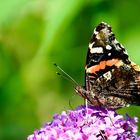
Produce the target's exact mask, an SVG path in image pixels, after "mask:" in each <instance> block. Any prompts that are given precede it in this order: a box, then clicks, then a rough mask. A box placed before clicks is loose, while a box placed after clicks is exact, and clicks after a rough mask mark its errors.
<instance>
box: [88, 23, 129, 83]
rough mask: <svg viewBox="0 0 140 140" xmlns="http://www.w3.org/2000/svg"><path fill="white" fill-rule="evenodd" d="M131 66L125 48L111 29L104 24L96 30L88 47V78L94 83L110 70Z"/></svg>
mask: <svg viewBox="0 0 140 140" xmlns="http://www.w3.org/2000/svg"><path fill="white" fill-rule="evenodd" d="M122 62H123V63H126V64H130V63H131V62H130V60H129V59H128V55H127V52H126V51H125V49H124V47H123V46H122V45H121V44H120V43H119V42H118V41H117V40H116V39H115V35H114V34H113V32H112V29H111V27H110V26H109V25H108V24H106V23H104V22H102V23H100V24H99V25H98V26H97V27H96V28H95V30H94V32H93V35H92V37H91V41H90V43H89V47H88V53H87V60H86V68H85V69H86V76H89V79H90V81H94V80H95V79H97V78H98V77H99V76H101V75H103V74H104V73H106V72H107V71H109V70H110V69H112V68H114V67H117V66H118V65H121V64H122Z"/></svg>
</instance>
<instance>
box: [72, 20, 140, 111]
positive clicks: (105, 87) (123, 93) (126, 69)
mask: <svg viewBox="0 0 140 140" xmlns="http://www.w3.org/2000/svg"><path fill="white" fill-rule="evenodd" d="M75 90H76V92H77V94H79V95H80V96H82V97H83V98H84V99H86V100H87V101H88V103H89V104H90V105H93V106H101V107H105V108H110V109H119V108H122V107H127V106H129V105H140V67H139V66H137V65H136V64H135V63H133V62H132V61H131V60H130V59H129V56H128V54H127V51H126V50H125V48H124V47H123V45H122V44H120V43H119V42H118V41H117V40H116V38H115V34H114V33H113V32H112V28H111V26H110V25H108V24H107V23H105V22H101V23H100V24H99V25H98V26H97V27H96V28H95V30H94V32H93V35H92V37H91V40H90V42H89V46H88V52H87V58H86V66H85V86H79V85H78V86H76V88H75Z"/></svg>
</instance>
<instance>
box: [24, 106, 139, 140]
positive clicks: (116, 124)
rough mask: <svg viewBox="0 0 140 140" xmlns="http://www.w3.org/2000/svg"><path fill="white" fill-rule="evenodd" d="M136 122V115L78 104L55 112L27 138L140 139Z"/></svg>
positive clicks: (46, 139) (34, 139) (74, 139)
mask: <svg viewBox="0 0 140 140" xmlns="http://www.w3.org/2000/svg"><path fill="white" fill-rule="evenodd" d="M137 122H138V119H137V118H136V117H134V118H131V117H130V116H129V115H128V114H126V117H125V118H124V117H123V116H122V115H120V114H117V113H116V112H115V111H113V110H110V109H105V108H100V107H93V106H88V107H87V108H86V107H85V106H79V107H77V108H76V109H75V110H74V111H73V110H69V111H67V112H65V111H63V112H62V113H61V114H60V115H59V114H56V115H54V117H53V120H52V122H48V123H46V124H45V125H44V127H42V128H41V129H40V130H36V131H34V133H33V134H32V135H29V136H28V138H27V140H140V137H139V136H137V134H136V133H137V131H138V127H137V126H136V123H137Z"/></svg>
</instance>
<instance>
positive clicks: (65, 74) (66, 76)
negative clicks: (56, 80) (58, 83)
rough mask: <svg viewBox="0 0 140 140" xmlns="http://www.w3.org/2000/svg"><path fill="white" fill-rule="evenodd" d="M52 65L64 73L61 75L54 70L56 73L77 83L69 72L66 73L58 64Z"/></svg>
mask: <svg viewBox="0 0 140 140" xmlns="http://www.w3.org/2000/svg"><path fill="white" fill-rule="evenodd" d="M54 66H56V67H57V68H58V69H59V70H60V71H61V72H62V73H63V74H64V75H62V74H60V73H59V72H56V73H57V74H58V75H60V76H62V77H63V78H65V79H67V80H69V81H72V82H73V83H75V84H76V85H78V83H77V82H76V81H75V80H74V79H73V78H72V77H71V76H70V75H69V74H67V73H66V72H65V71H64V70H63V69H62V68H61V67H60V66H58V65H57V64H54Z"/></svg>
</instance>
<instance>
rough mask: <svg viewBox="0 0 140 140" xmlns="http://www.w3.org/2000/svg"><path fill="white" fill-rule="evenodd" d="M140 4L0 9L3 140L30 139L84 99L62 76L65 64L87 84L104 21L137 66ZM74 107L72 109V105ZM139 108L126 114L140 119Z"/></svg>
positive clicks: (14, 2)
mask: <svg viewBox="0 0 140 140" xmlns="http://www.w3.org/2000/svg"><path fill="white" fill-rule="evenodd" d="M139 4H140V1H136V2H135V3H134V2H131V1H127V2H126V1H109V0H94V1H90V0H87V1H84V0H71V1H66V0H52V1H50V0H48V1H46V0H42V1H39V0H36V1H33V0H30V1H28V0H20V1H18V0H11V1H10V0H9V1H3V2H1V4H0V9H1V12H0V107H1V115H0V139H3V140H9V139H10V140H19V139H26V137H27V135H28V134H31V133H32V132H33V130H34V129H37V128H39V127H40V126H41V124H43V123H44V122H46V121H50V120H51V117H52V116H53V114H55V113H59V112H61V111H62V110H67V109H69V108H71V106H72V107H73V108H74V107H75V106H77V105H79V104H82V103H83V100H82V99H81V98H80V97H78V96H76V95H75V92H74V90H73V84H71V83H70V82H69V81H66V80H65V79H63V78H61V77H59V76H57V75H56V74H55V72H56V71H57V70H56V69H55V68H54V67H53V63H57V64H58V65H60V66H61V67H62V68H63V69H64V70H65V71H66V72H67V73H68V74H70V75H71V76H72V77H73V78H74V79H76V81H78V83H81V84H83V83H84V65H85V56H86V53H87V46H88V41H89V40H90V36H91V34H92V31H93V28H94V27H95V26H96V25H97V24H98V23H100V22H101V21H105V22H107V23H109V24H110V25H112V26H113V31H114V32H115V33H116V36H117V39H118V40H119V41H120V42H122V44H124V46H125V48H127V49H128V52H129V54H130V56H131V58H132V60H134V61H135V62H136V63H137V64H140V59H139V42H140V41H139V35H140V26H139V25H140V16H139ZM69 102H70V104H71V106H70V104H69ZM139 110H140V109H139V107H130V108H126V109H121V110H120V111H121V113H126V112H128V113H130V114H131V115H133V116H138V117H139V118H140V111H139Z"/></svg>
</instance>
